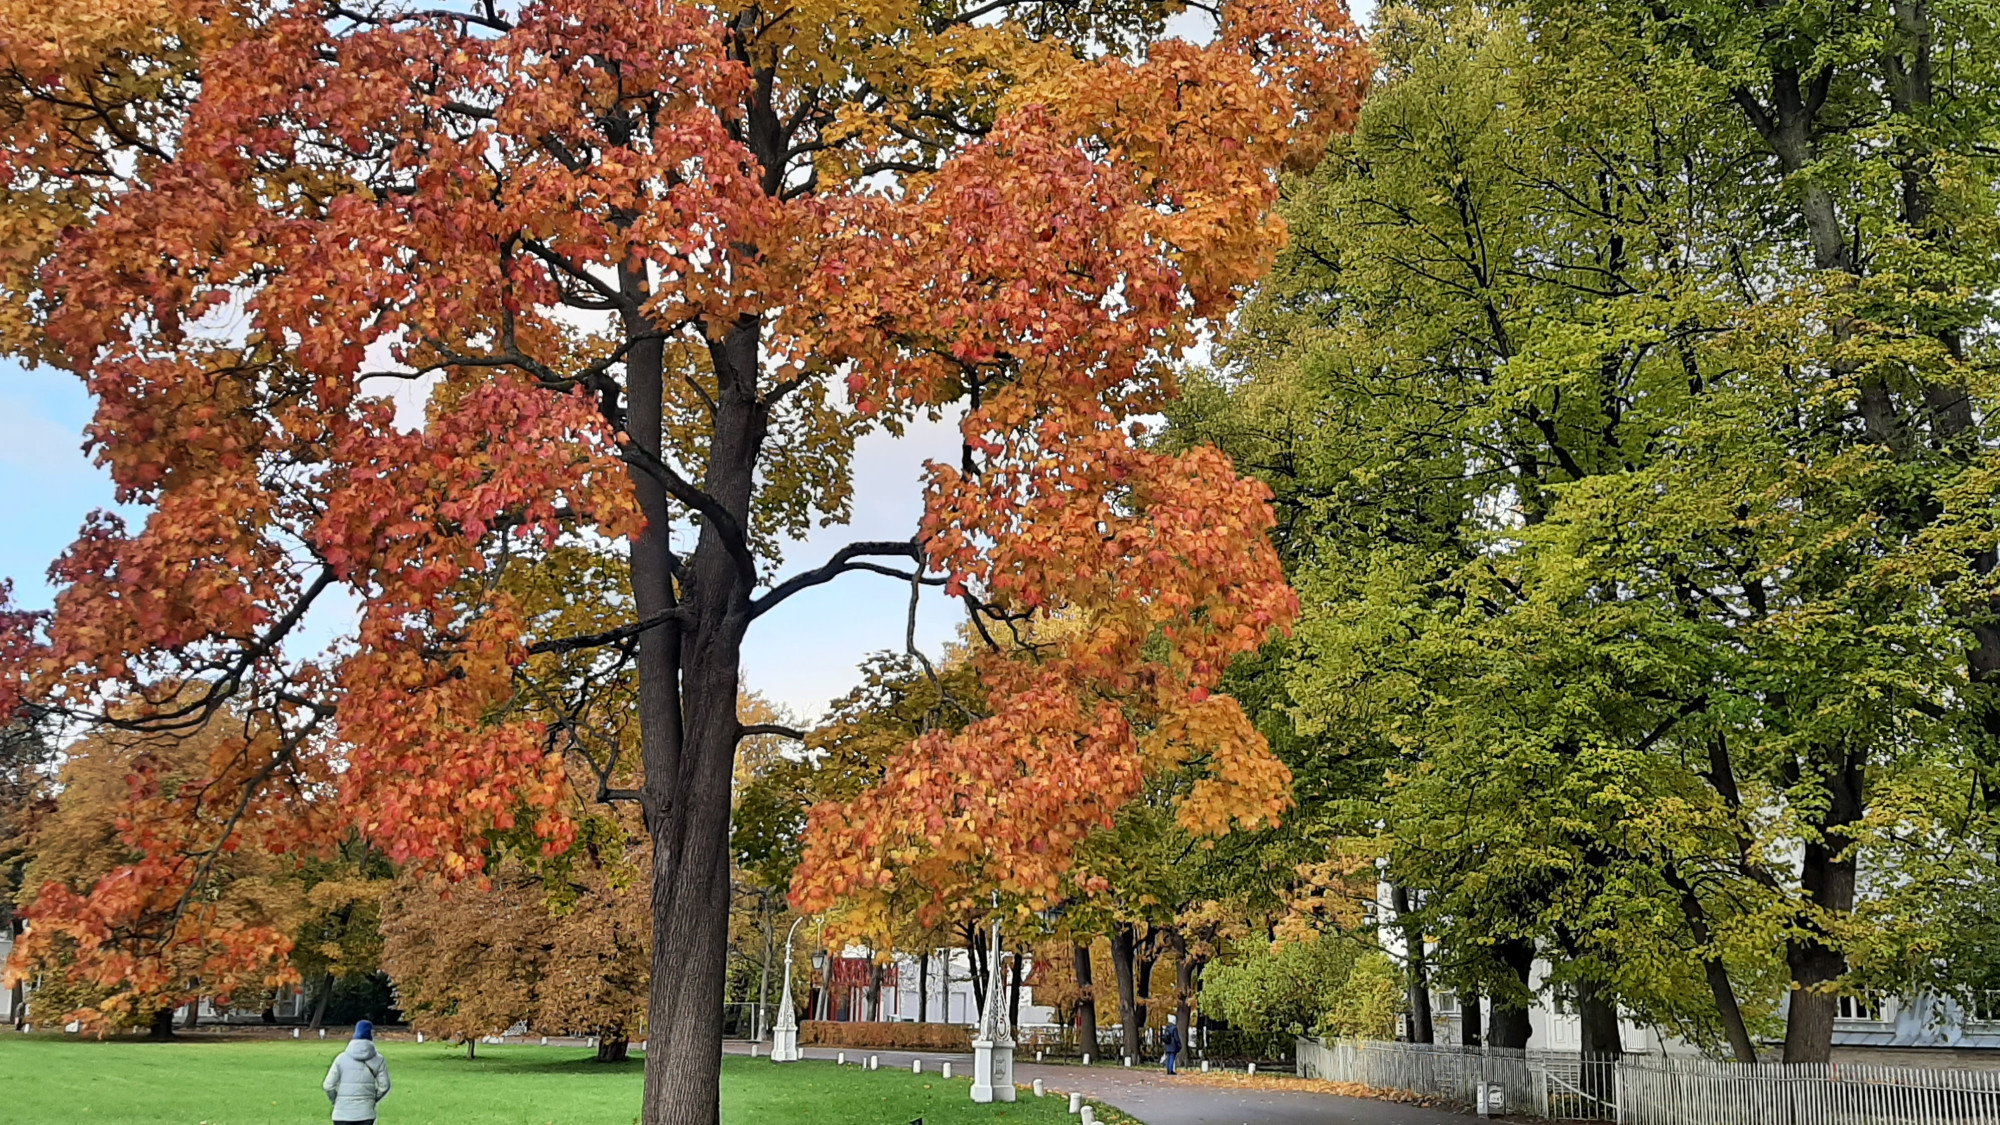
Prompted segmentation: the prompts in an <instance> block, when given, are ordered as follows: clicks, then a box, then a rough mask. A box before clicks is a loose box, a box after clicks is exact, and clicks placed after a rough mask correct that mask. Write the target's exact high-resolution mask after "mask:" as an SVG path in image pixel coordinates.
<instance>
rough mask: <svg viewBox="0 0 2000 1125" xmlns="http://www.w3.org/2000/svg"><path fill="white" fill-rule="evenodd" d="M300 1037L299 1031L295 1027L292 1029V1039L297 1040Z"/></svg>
mask: <svg viewBox="0 0 2000 1125" xmlns="http://www.w3.org/2000/svg"><path fill="white" fill-rule="evenodd" d="M298 1037H299V1029H298V1028H296V1027H295V1028H293V1029H292V1038H294V1039H297V1038H298Z"/></svg>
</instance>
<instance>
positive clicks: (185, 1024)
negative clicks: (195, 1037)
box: [181, 996, 201, 1031]
mask: <svg viewBox="0 0 2000 1125" xmlns="http://www.w3.org/2000/svg"><path fill="white" fill-rule="evenodd" d="M187 1010H188V1014H187V1018H186V1019H184V1020H182V1021H181V1027H182V1028H184V1029H186V1030H188V1031H193V1030H194V1029H195V1028H196V1027H197V1026H199V1025H200V1023H201V997H199V996H197V997H195V998H194V999H192V1000H189V1001H188V1002H187Z"/></svg>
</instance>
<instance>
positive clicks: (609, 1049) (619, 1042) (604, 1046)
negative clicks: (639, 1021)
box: [597, 1031, 632, 1063]
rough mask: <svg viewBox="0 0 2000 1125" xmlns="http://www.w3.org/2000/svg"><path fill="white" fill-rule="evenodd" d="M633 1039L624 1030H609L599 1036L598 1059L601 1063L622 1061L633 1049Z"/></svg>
mask: <svg viewBox="0 0 2000 1125" xmlns="http://www.w3.org/2000/svg"><path fill="white" fill-rule="evenodd" d="M631 1047H632V1042H631V1040H629V1039H627V1038H625V1033H624V1032H622V1031H607V1032H604V1033H602V1034H600V1035H598V1037H597V1061H598V1062H601V1063H621V1062H624V1061H625V1056H626V1054H627V1052H628V1051H630V1050H631Z"/></svg>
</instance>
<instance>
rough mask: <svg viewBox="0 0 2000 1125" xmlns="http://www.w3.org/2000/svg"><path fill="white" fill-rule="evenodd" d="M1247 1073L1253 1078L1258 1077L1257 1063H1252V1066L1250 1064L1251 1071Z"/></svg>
mask: <svg viewBox="0 0 2000 1125" xmlns="http://www.w3.org/2000/svg"><path fill="white" fill-rule="evenodd" d="M1246 1073H1248V1074H1249V1075H1250V1077H1252V1078H1255V1077H1257V1064H1256V1063H1251V1064H1250V1069H1249V1070H1248V1071H1247V1072H1246Z"/></svg>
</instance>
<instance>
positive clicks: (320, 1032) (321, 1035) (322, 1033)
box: [319, 1027, 326, 1039]
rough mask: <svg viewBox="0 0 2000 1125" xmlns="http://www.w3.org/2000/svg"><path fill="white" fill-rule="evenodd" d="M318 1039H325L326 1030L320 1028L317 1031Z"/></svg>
mask: <svg viewBox="0 0 2000 1125" xmlns="http://www.w3.org/2000/svg"><path fill="white" fill-rule="evenodd" d="M319 1037H320V1038H321V1039H324V1038H326V1029H325V1028H323V1027H322V1028H320V1029H319Z"/></svg>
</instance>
